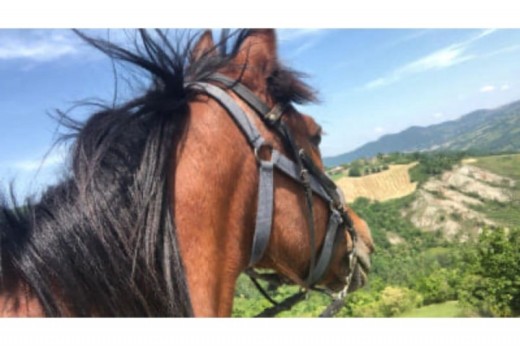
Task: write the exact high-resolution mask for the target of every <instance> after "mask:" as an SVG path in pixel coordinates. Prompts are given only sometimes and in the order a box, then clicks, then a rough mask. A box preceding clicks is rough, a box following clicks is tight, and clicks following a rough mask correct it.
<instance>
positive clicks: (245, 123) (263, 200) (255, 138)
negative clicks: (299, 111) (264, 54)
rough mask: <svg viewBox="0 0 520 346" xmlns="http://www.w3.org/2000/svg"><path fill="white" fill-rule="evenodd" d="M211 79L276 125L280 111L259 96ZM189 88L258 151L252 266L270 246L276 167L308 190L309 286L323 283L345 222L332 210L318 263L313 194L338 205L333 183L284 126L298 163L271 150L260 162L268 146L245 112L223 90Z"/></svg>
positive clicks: (219, 78) (217, 78)
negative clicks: (222, 112) (223, 113)
mask: <svg viewBox="0 0 520 346" xmlns="http://www.w3.org/2000/svg"><path fill="white" fill-rule="evenodd" d="M209 79H210V80H213V81H216V82H219V83H222V84H224V85H225V86H227V87H229V88H232V90H233V91H234V92H235V93H236V94H237V95H238V96H239V97H240V98H242V99H243V100H244V101H245V102H246V103H247V104H248V105H250V106H251V107H252V108H253V109H254V110H255V111H256V112H257V113H259V114H260V115H261V116H262V117H263V118H264V120H266V121H271V119H269V118H266V114H267V115H268V114H270V113H269V112H271V111H272V112H271V113H272V114H274V116H271V118H273V119H276V121H277V120H278V119H279V117H280V116H281V110H280V107H278V108H277V107H275V108H273V110H270V109H269V108H268V107H267V106H266V105H265V104H264V103H263V102H261V101H260V100H259V99H258V98H257V97H256V95H254V94H253V93H252V92H251V91H250V90H249V89H247V88H246V87H245V86H244V85H242V84H240V83H239V82H236V81H232V80H230V79H229V78H227V77H225V76H221V75H212V76H211V77H210V78H209ZM188 87H191V88H195V89H198V90H200V91H202V92H204V93H206V94H208V95H209V96H211V97H213V98H214V99H215V100H217V101H218V102H219V103H220V104H221V105H222V106H223V107H224V108H225V109H226V110H227V111H228V113H229V115H230V116H231V117H232V118H233V120H234V121H235V123H236V124H237V125H238V127H239V128H240V129H241V131H242V132H243V134H244V135H245V137H246V139H247V141H248V142H249V144H250V145H251V146H252V148H253V149H254V150H255V154H256V156H257V160H258V162H259V186H258V207H257V218H256V222H255V231H254V235H253V244H252V250H251V258H250V261H249V266H251V267H252V266H254V265H255V264H256V263H257V262H258V261H259V260H260V259H261V258H262V256H263V254H264V253H265V250H266V248H267V245H268V243H269V239H270V235H271V229H272V220H273V206H274V178H273V174H274V167H277V168H278V169H279V170H280V171H281V172H283V173H284V174H286V175H287V176H288V177H290V178H292V179H293V180H295V181H296V182H298V183H301V184H303V185H304V187H305V190H306V200H307V204H308V208H309V215H307V217H308V224H309V231H310V243H311V261H310V262H311V263H310V268H309V275H308V277H307V280H306V284H307V285H308V286H309V287H312V286H313V285H314V284H315V283H316V282H318V281H319V280H320V279H321V277H322V276H323V274H324V273H325V271H326V269H327V267H328V265H329V263H330V260H331V258H332V253H333V248H334V244H335V243H336V242H335V239H336V236H337V234H338V233H339V232H338V230H339V229H342V227H341V224H342V223H343V221H342V218H341V216H340V215H339V212H338V211H336V210H334V209H331V210H332V212H333V213H332V215H331V217H330V219H329V223H328V226H327V233H326V236H325V240H324V244H323V246H322V249H321V252H320V256H319V259H318V261H317V262H316V263H315V257H316V254H315V240H314V237H315V231H314V217H313V214H314V213H313V202H312V193H313V192H314V193H316V194H317V195H319V196H320V197H321V198H323V199H324V200H325V201H326V202H327V203H329V204H330V205H331V206H332V202H336V201H337V198H338V197H337V193H336V191H335V190H334V191H333V192H332V193H331V192H330V191H331V190H332V189H331V187H330V186H327V185H330V184H331V183H332V182H331V181H330V179H328V178H327V179H323V176H321V175H318V174H316V171H319V170H318V169H317V168H316V167H315V166H314V165H313V164H312V165H310V164H309V163H308V162H305V161H306V160H307V159H308V158H306V157H305V156H303V155H302V156H301V155H300V153H299V152H297V146H296V144H295V143H294V140H293V138H292V135H291V133H290V131H288V129H287V128H286V126H285V124H283V123H282V122H275V123H271V125H273V124H274V125H275V128H276V129H277V131H278V132H279V133H281V135H282V138H283V139H284V141H285V143H286V144H287V146H288V147H289V148H288V149H290V150H291V151H293V152H294V156H295V158H296V162H294V161H292V160H290V159H288V158H287V157H286V156H285V155H283V154H282V153H280V152H279V151H277V150H275V149H272V148H271V157H270V159H269V160H263V159H262V158H260V155H258V152H259V151H260V150H261V149H262V147H264V146H267V142H266V140H265V139H264V138H263V137H262V136H261V134H260V132H259V131H258V129H257V128H256V126H255V125H254V123H253V122H252V121H251V119H250V118H249V117H248V116H247V114H246V113H245V112H244V110H243V109H242V108H240V106H238V104H237V103H236V102H235V101H234V100H233V98H232V97H231V96H230V95H229V94H228V93H227V92H226V91H224V90H222V89H221V88H219V87H218V86H215V85H212V84H210V83H205V82H196V83H193V84H189V85H188ZM309 160H310V159H309ZM311 163H312V160H311ZM304 166H305V167H309V168H310V173H311V174H305V177H303V176H302V174H303V173H307V168H304ZM320 173H321V172H320ZM332 184H333V183H332Z"/></svg>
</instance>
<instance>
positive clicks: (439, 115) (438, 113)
mask: <svg viewBox="0 0 520 346" xmlns="http://www.w3.org/2000/svg"><path fill="white" fill-rule="evenodd" d="M433 117H434V118H435V119H442V118H444V113H442V112H437V113H435V114H434V115H433Z"/></svg>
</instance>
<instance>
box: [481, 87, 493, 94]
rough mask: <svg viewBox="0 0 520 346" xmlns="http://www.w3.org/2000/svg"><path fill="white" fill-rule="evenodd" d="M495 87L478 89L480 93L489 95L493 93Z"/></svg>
mask: <svg viewBox="0 0 520 346" xmlns="http://www.w3.org/2000/svg"><path fill="white" fill-rule="evenodd" d="M495 89H496V87H495V86H494V85H485V86H483V87H482V88H480V92H481V93H489V92H492V91H495Z"/></svg>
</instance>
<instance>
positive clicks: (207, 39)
mask: <svg viewBox="0 0 520 346" xmlns="http://www.w3.org/2000/svg"><path fill="white" fill-rule="evenodd" d="M216 54H217V52H216V50H215V43H214V42H213V35H212V34H211V30H206V31H204V33H203V34H202V35H201V36H200V38H199V41H198V42H197V43H196V44H195V46H194V47H193V49H192V50H191V54H190V62H192V63H193V62H195V61H197V60H199V59H200V58H202V57H204V56H214V55H216Z"/></svg>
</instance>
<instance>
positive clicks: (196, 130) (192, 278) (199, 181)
mask: <svg viewBox="0 0 520 346" xmlns="http://www.w3.org/2000/svg"><path fill="white" fill-rule="evenodd" d="M190 110H191V111H190V116H189V117H188V118H187V119H186V123H185V126H184V131H183V136H182V137H181V138H180V139H179V143H177V144H176V147H177V150H176V153H175V157H174V160H173V162H175V166H174V167H173V168H172V170H173V172H172V175H173V177H174V184H173V194H172V195H173V196H174V198H173V200H174V205H173V210H174V218H175V223H176V228H177V234H178V239H179V244H180V248H181V254H182V257H183V263H184V267H185V270H186V277H187V281H188V287H189V291H190V298H191V301H192V306H193V311H194V313H195V315H196V316H229V315H230V314H231V309H232V303H233V294H234V288H235V283H236V280H237V278H238V275H239V274H240V272H242V271H243V270H244V269H245V267H246V265H247V262H248V259H249V255H250V251H249V247H250V244H251V242H252V230H253V229H254V215H255V210H256V189H257V188H256V186H257V179H258V173H257V171H256V162H255V159H254V155H253V153H252V151H251V149H250V147H249V145H248V144H247V142H246V140H245V138H244V136H243V135H242V134H241V133H240V130H239V129H238V128H237V127H236V125H235V124H234V122H233V121H232V120H231V118H230V117H229V116H228V115H227V114H226V113H225V112H224V111H223V110H222V109H221V108H220V107H219V106H218V105H217V104H216V103H215V102H214V101H212V100H210V101H208V102H207V103H206V102H200V103H198V102H195V103H193V104H192V105H191V107H190Z"/></svg>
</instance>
